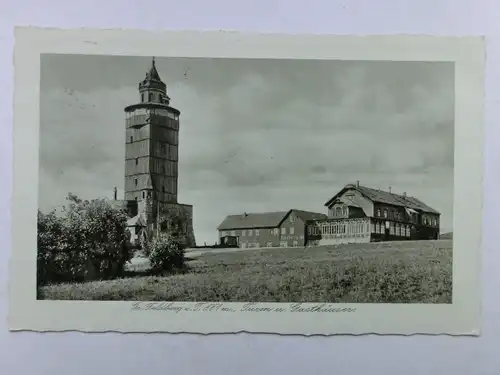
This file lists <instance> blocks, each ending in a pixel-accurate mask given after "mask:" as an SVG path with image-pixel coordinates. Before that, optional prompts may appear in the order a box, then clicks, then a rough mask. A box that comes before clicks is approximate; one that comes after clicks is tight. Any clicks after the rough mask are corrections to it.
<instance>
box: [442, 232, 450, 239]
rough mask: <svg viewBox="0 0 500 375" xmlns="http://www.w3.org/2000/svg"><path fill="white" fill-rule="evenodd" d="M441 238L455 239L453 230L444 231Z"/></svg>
mask: <svg viewBox="0 0 500 375" xmlns="http://www.w3.org/2000/svg"><path fill="white" fill-rule="evenodd" d="M439 239H440V240H452V239H453V232H447V233H442V234H440V235H439Z"/></svg>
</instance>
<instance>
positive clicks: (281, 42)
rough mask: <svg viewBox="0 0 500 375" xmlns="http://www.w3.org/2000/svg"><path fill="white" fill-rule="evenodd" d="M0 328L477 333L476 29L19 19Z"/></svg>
mask: <svg viewBox="0 0 500 375" xmlns="http://www.w3.org/2000/svg"><path fill="white" fill-rule="evenodd" d="M15 37H16V46H15V59H14V60H15V62H14V63H15V112H14V114H15V119H14V135H15V137H14V189H13V198H12V205H13V210H12V218H13V228H12V236H13V249H12V256H11V264H10V270H11V271H10V302H9V303H10V311H9V327H10V329H11V330H14V331H20V330H32V331H68V330H74V331H82V332H101V331H102V332H103V331H116V332H176V333H177V332H188V333H203V334H208V333H236V332H242V331H244V332H254V333H263V332H265V333H278V334H299V335H333V334H367V333H378V334H414V333H425V334H454V335H479V332H480V283H479V280H480V269H479V264H480V247H481V228H482V223H481V221H482V196H483V193H482V175H483V160H482V154H483V151H482V148H483V100H484V89H483V86H484V82H483V81H484V64H485V49H484V48H485V47H484V41H483V39H482V38H480V37H437V36H397V35H394V36H355V35H352V36H333V35H273V34H269V35H267V34H243V33H241V34H240V33H236V32H195V31H183V32H180V31H178V32H174V31H165V32H149V31H140V30H93V29H78V30H76V29H74V30H61V29H41V28H18V29H16V33H15Z"/></svg>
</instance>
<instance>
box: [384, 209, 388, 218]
mask: <svg viewBox="0 0 500 375" xmlns="http://www.w3.org/2000/svg"><path fill="white" fill-rule="evenodd" d="M384 217H385V218H386V219H387V209H384Z"/></svg>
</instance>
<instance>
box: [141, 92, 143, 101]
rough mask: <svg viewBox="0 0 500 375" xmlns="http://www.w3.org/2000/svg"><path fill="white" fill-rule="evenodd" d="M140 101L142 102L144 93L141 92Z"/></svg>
mask: <svg viewBox="0 0 500 375" xmlns="http://www.w3.org/2000/svg"><path fill="white" fill-rule="evenodd" d="M141 102H144V93H141Z"/></svg>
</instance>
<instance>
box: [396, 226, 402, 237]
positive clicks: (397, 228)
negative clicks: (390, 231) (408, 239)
mask: <svg viewBox="0 0 500 375" xmlns="http://www.w3.org/2000/svg"><path fill="white" fill-rule="evenodd" d="M396 236H401V228H400V226H399V224H396Z"/></svg>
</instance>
